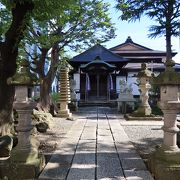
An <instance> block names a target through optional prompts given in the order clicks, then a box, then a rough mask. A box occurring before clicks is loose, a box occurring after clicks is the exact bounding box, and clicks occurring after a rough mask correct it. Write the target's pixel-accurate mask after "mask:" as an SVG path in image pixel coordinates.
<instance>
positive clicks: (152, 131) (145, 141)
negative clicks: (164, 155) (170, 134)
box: [123, 125, 163, 159]
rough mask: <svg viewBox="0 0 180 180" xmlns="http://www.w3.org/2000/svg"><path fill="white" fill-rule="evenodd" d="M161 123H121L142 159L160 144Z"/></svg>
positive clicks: (161, 134)
mask: <svg viewBox="0 0 180 180" xmlns="http://www.w3.org/2000/svg"><path fill="white" fill-rule="evenodd" d="M161 127H162V125H123V128H124V130H125V132H126V134H127V135H128V137H129V139H130V141H131V142H132V143H133V145H134V146H135V148H136V149H137V151H138V152H139V154H140V155H141V157H142V158H143V159H147V158H148V157H149V154H150V153H151V152H153V151H154V150H155V148H156V147H157V146H159V145H160V144H162V141H163V131H162V130H161Z"/></svg>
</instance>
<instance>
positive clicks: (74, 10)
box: [23, 0, 115, 104]
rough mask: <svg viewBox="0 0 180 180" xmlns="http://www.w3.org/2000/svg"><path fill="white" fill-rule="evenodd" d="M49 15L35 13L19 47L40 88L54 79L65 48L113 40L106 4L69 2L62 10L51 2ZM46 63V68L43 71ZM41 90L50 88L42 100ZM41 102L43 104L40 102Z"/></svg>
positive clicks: (96, 0)
mask: <svg viewBox="0 0 180 180" xmlns="http://www.w3.org/2000/svg"><path fill="white" fill-rule="evenodd" d="M52 6H53V5H52ZM58 6H59V7H60V8H58ZM51 12H52V14H51V13H49V14H43V15H41V14H40V16H39V15H38V13H37V14H36V16H34V17H32V18H31V23H30V26H29V28H28V32H27V34H26V36H25V39H24V42H23V43H24V44H26V46H23V47H26V51H29V52H27V53H28V55H29V57H30V58H29V59H30V60H31V61H32V62H33V64H34V65H35V66H34V68H33V70H34V71H35V72H36V73H38V75H39V77H40V78H41V79H43V81H42V82H44V85H45V84H50V85H49V86H51V83H52V80H53V79H54V76H55V73H56V70H57V65H58V61H59V60H61V59H62V57H61V53H59V52H62V51H64V50H65V49H66V50H67V48H68V49H69V50H70V49H71V50H74V51H77V50H79V49H85V48H87V47H89V46H91V45H93V44H95V43H97V42H98V43H101V42H105V41H107V40H109V39H111V38H113V37H115V33H114V30H115V29H114V27H113V24H112V23H111V21H110V18H109V16H108V4H106V3H103V2H102V1H100V0H79V1H73V0H72V2H71V3H68V4H66V5H64V6H63V8H62V4H61V3H60V2H58V3H56V2H54V8H53V7H52V11H51ZM27 45H28V46H27ZM30 49H31V50H30ZM33 51H34V52H33ZM55 52H56V53H55ZM57 52H58V53H59V58H58V57H57ZM48 53H50V54H48ZM55 54H56V56H55ZM55 57H56V58H55ZM46 60H49V64H50V68H49V69H48V71H46V72H45V62H46ZM42 86H43V84H42ZM42 86H41V87H42ZM45 91H46V92H47V93H49V91H50V88H48V89H46V90H45V89H44V90H42V91H41V92H42V94H41V99H42V100H43V94H44V93H43V92H45ZM43 102H47V101H46V100H45V99H44V100H43ZM43 104H46V103H43Z"/></svg>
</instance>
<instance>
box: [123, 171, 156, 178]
mask: <svg viewBox="0 0 180 180" xmlns="http://www.w3.org/2000/svg"><path fill="white" fill-rule="evenodd" d="M124 173H125V176H126V179H127V180H154V178H153V177H152V175H151V174H150V172H149V171H134V170H125V171H124Z"/></svg>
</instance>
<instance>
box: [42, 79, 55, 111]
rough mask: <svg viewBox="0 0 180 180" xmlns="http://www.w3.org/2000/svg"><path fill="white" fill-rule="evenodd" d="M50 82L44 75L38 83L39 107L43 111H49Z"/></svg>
mask: <svg viewBox="0 0 180 180" xmlns="http://www.w3.org/2000/svg"><path fill="white" fill-rule="evenodd" d="M51 84H52V83H51V82H49V80H48V79H47V78H46V77H45V78H43V79H41V83H40V106H41V109H42V110H43V111H45V112H49V110H50V105H51V98H50V92H51Z"/></svg>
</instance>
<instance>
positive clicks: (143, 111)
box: [133, 106, 152, 116]
mask: <svg viewBox="0 0 180 180" xmlns="http://www.w3.org/2000/svg"><path fill="white" fill-rule="evenodd" d="M151 113H152V112H151V107H150V106H140V107H139V108H138V109H137V110H136V111H135V112H133V114H134V115H135V116H150V115H151Z"/></svg>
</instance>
